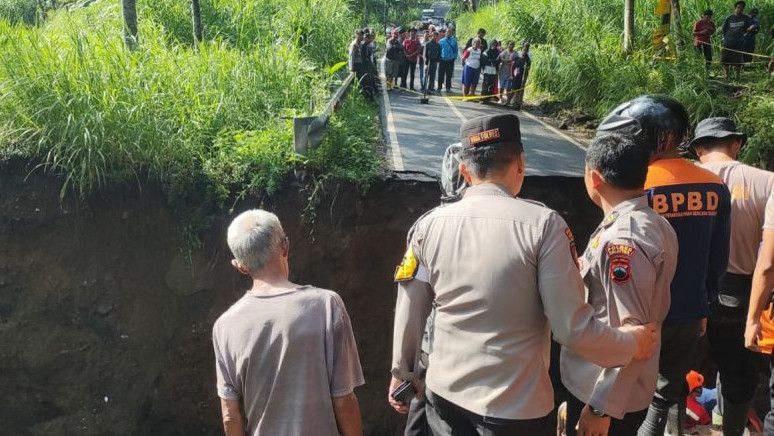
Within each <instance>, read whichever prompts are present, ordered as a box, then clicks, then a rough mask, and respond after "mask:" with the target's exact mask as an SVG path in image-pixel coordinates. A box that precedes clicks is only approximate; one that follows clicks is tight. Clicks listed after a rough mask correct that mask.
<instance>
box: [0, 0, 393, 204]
mask: <svg viewBox="0 0 774 436" xmlns="http://www.w3.org/2000/svg"><path fill="white" fill-rule="evenodd" d="M13 1H16V2H17V3H23V2H24V1H25V0H0V2H7V3H11V2H13ZM187 4H188V3H186V2H179V1H175V0H152V1H151V0H145V1H143V0H141V1H140V4H139V19H140V48H139V49H138V50H137V51H135V52H131V51H128V50H126V49H125V48H124V46H123V44H122V40H121V33H120V29H121V21H120V16H121V11H120V3H119V2H117V1H115V0H101V1H99V2H97V3H95V4H94V5H92V6H90V7H88V8H84V9H77V10H73V11H72V12H69V13H68V12H66V11H57V12H55V13H49V19H48V20H47V21H46V23H45V24H44V25H42V26H41V27H28V26H24V25H19V24H11V23H10V22H8V21H7V20H4V19H3V17H2V16H0V153H2V155H4V156H9V155H21V156H24V157H28V158H31V159H33V160H35V161H38V162H40V163H42V164H43V165H44V166H45V167H46V168H48V169H50V170H53V171H56V172H57V173H59V174H62V175H63V176H64V177H65V180H66V186H72V187H74V188H76V189H78V190H80V191H82V192H88V191H90V190H93V189H95V188H98V187H100V186H102V185H104V184H109V183H115V182H134V181H139V182H143V181H144V180H146V179H148V178H149V179H151V180H159V181H161V182H162V183H163V184H165V185H166V186H168V187H170V188H171V191H172V192H176V191H186V190H191V189H196V190H197V191H199V192H194V193H191V192H180V195H182V196H183V197H188V196H190V195H192V194H198V196H199V197H201V195H203V194H205V193H215V194H217V195H218V196H219V198H221V199H223V198H224V197H225V196H228V195H233V194H235V193H240V192H244V191H255V190H272V189H275V188H276V187H277V186H278V184H279V182H280V180H281V179H282V178H283V177H284V176H285V174H287V172H288V171H289V170H290V169H291V168H292V166H293V165H296V164H306V165H308V166H309V167H311V168H312V169H313V170H315V171H316V172H319V173H322V174H326V173H332V174H336V175H340V176H344V177H346V178H349V179H351V180H354V181H357V182H360V183H367V181H368V180H369V179H370V178H371V177H373V176H374V174H376V172H377V171H378V167H379V160H378V156H377V155H376V153H375V152H374V150H373V146H374V144H375V143H376V142H377V141H378V130H377V129H376V127H375V126H376V123H377V120H376V117H375V110H374V108H373V107H371V106H369V105H368V104H367V103H365V102H363V101H362V100H361V99H360V98H359V97H353V98H351V99H350V100H351V101H350V102H348V103H347V105H345V108H346V107H358V108H359V109H360V111H358V112H357V113H355V112H353V111H352V110H344V111H343V112H342V113H341V114H340V115H339V116H337V118H336V119H335V121H334V122H333V127H334V128H333V132H332V135H331V137H332V138H336V140H338V141H341V143H339V144H336V146H324V147H323V148H321V151H318V152H316V153H314V154H313V155H311V156H310V157H309V158H308V159H307V160H303V161H301V160H300V158H299V157H297V156H295V155H294V154H293V153H292V149H291V142H292V129H291V126H290V122H289V120H288V117H292V116H294V115H303V114H309V113H311V112H312V107H318V108H319V107H322V104H323V102H324V101H325V99H327V97H328V94H329V86H331V76H330V74H329V73H328V72H327V68H328V67H329V66H330V65H332V64H334V63H336V62H338V61H340V60H343V59H344V57H345V52H346V45H347V43H348V40H349V35H350V32H351V30H350V29H352V28H353V27H354V26H355V24H356V21H355V19H354V17H353V16H352V14H351V13H350V12H349V10H348V9H347V8H346V6H343V5H342V4H341V3H340V2H337V1H336V0H289V1H285V0H269V1H267V0H250V1H241V0H204V1H202V9H203V23H204V26H205V39H206V42H205V43H204V44H202V45H201V46H200V48H199V50H193V49H192V48H191V42H192V41H191V36H190V25H189V13H188V10H187V8H186V5H187ZM0 5H2V3H0ZM0 12H2V9H0ZM256 17H259V18H258V19H256ZM287 17H291V18H290V19H288V18H287ZM364 123H365V124H364ZM364 125H365V126H366V127H365V128H361V127H362V126H364ZM355 127H358V128H355ZM341 132H347V133H346V134H343V133H341ZM329 142H330V140H329ZM323 150H327V152H325V151H323ZM342 153H349V155H348V156H347V157H346V158H342V157H341V154H342ZM341 162H346V163H345V164H342V163H341ZM341 165H345V166H346V168H344V169H342V168H341ZM201 191H205V192H201Z"/></svg>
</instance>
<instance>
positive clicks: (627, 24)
mask: <svg viewBox="0 0 774 436" xmlns="http://www.w3.org/2000/svg"><path fill="white" fill-rule="evenodd" d="M623 47H624V51H625V52H626V53H631V51H632V49H633V48H634V0H624V35H623Z"/></svg>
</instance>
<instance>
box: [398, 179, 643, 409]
mask: <svg viewBox="0 0 774 436" xmlns="http://www.w3.org/2000/svg"><path fill="white" fill-rule="evenodd" d="M412 251H413V256H415V257H416V260H417V261H418V264H419V266H423V267H425V268H426V270H427V274H428V277H429V284H430V287H431V288H432V290H433V292H434V294H435V307H436V312H435V319H434V322H433V329H432V330H433V336H434V337H433V344H432V352H431V353H430V366H429V369H428V372H427V378H426V383H427V387H428V388H429V389H430V390H431V391H433V392H434V393H436V394H438V395H440V396H441V397H443V398H445V399H446V400H449V401H451V402H452V403H454V404H456V405H457V406H460V407H463V408H465V409H467V410H469V411H471V412H473V413H476V414H479V415H482V416H488V417H496V418H505V419H534V418H539V417H543V416H546V415H547V414H548V413H549V412H550V411H551V409H552V408H553V406H554V403H553V389H552V387H551V381H550V380H549V377H548V366H549V363H550V356H549V352H550V345H551V342H550V332H551V330H553V333H554V337H555V338H556V340H557V341H558V342H559V343H561V344H564V345H567V346H569V347H570V348H572V349H574V350H575V351H576V352H577V353H578V354H579V355H581V356H583V357H584V358H586V359H588V360H591V361H593V362H595V363H597V364H599V365H602V366H605V367H612V366H622V365H626V364H628V363H629V362H630V361H631V359H632V356H633V354H634V351H635V348H636V344H635V342H634V339H633V337H632V336H631V335H629V334H625V333H621V332H619V331H617V330H615V329H611V328H609V327H607V326H605V325H604V324H603V323H601V322H599V321H597V320H595V319H594V317H593V315H594V312H593V309H592V308H591V306H589V305H588V304H585V303H584V301H583V300H584V294H583V282H582V281H581V278H580V275H579V273H578V268H577V265H576V259H575V249H574V241H573V238H572V233H571V232H570V230H569V229H568V227H567V224H566V223H565V222H564V220H563V219H562V218H561V217H560V216H559V215H558V214H557V213H556V212H554V211H552V210H550V209H548V208H546V207H545V206H542V205H540V204H537V203H534V202H530V201H527V200H522V199H517V198H513V197H512V196H510V195H509V194H508V192H507V191H506V190H504V189H503V188H501V187H499V186H497V185H494V184H489V183H486V184H482V185H477V186H473V187H471V188H469V189H468V190H467V191H466V192H465V195H464V198H463V199H462V200H460V201H459V202H457V203H454V204H450V205H448V206H446V207H443V208H438V209H436V210H434V211H433V212H432V213H430V214H428V215H426V216H424V217H422V218H421V219H420V220H419V221H418V222H417V223H416V224H415V231H414V234H413V235H412V238H411V243H410V244H409V253H407V257H411V256H410V255H411V252H412ZM404 263H406V259H405V258H404ZM409 263H410V261H409ZM417 270H418V268H417ZM405 294H406V292H404V293H403V294H401V290H400V289H399V296H398V303H397V304H396V313H395V335H396V338H395V340H396V341H398V343H396V344H394V347H393V350H394V352H395V353H397V354H396V355H394V356H393V373H402V372H406V371H407V369H406V368H405V367H402V366H403V365H406V364H407V363H408V362H412V361H414V360H415V359H414V358H413V354H412V353H416V352H417V351H416V346H415V345H414V344H416V343H417V340H416V339H413V340H411V343H412V345H411V346H410V347H404V346H402V345H401V343H400V341H401V340H402V339H401V338H402V337H403V333H402V332H403V330H404V327H402V326H410V328H411V329H412V330H413V332H414V333H413V334H410V335H409V336H412V337H416V335H418V334H419V327H420V326H422V325H423V321H424V318H422V316H423V314H422V313H420V311H419V310H412V307H419V308H420V309H421V308H422V307H426V306H425V305H423V304H407V302H409V301H410V300H411V299H414V298H415V299H421V298H429V297H421V296H419V295H414V296H408V295H405ZM416 318H420V319H419V321H417V320H416ZM402 353H407V354H411V356H409V357H404V356H403V355H402Z"/></svg>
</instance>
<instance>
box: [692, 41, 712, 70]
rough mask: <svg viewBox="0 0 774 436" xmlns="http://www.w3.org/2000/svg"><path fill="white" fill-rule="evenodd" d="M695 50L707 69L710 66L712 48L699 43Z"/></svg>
mask: <svg viewBox="0 0 774 436" xmlns="http://www.w3.org/2000/svg"><path fill="white" fill-rule="evenodd" d="M695 48H696V53H697V54H698V55H699V56H704V60H705V61H706V62H707V66H708V67H709V66H710V64H712V46H711V45H709V44H704V43H701V44H699V45H697V46H696V47H695Z"/></svg>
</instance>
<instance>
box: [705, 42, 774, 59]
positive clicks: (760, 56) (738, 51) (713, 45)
mask: <svg viewBox="0 0 774 436" xmlns="http://www.w3.org/2000/svg"><path fill="white" fill-rule="evenodd" d="M706 45H710V46H712V47H717V48H719V49H721V50H728V51H732V52H735V53H741V54H746V55H750V56H755V57H757V58H764V59H772V56H766V55H762V54H757V53H750V52H746V51H740V50H734V49H733V48H726V47H723V46H722V45H717V44H706ZM748 63H750V62H748Z"/></svg>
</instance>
